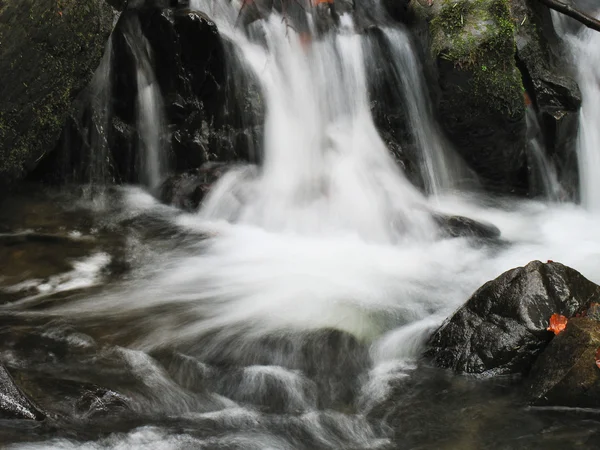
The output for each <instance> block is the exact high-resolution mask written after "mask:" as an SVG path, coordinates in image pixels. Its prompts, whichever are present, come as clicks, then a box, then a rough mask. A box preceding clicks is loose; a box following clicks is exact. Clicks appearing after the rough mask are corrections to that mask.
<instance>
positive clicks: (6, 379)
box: [0, 365, 45, 420]
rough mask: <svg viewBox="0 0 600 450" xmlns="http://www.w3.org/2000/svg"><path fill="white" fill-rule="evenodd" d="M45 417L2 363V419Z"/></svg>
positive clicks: (0, 410) (0, 370)
mask: <svg viewBox="0 0 600 450" xmlns="http://www.w3.org/2000/svg"><path fill="white" fill-rule="evenodd" d="M44 417H45V415H44V413H42V412H41V411H40V410H39V409H38V408H36V407H35V406H34V405H33V404H32V403H31V401H29V399H28V398H27V397H26V396H25V394H23V392H21V390H20V389H19V388H18V387H17V385H16V384H15V382H14V380H13V379H12V377H11V376H10V374H9V373H8V371H7V370H6V369H5V368H4V366H1V365H0V419H28V420H42V419H44Z"/></svg>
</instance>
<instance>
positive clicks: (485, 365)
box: [425, 261, 600, 374]
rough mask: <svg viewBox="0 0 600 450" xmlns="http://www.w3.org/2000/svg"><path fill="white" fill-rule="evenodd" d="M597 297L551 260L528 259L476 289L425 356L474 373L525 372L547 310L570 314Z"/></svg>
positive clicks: (543, 339)
mask: <svg viewBox="0 0 600 450" xmlns="http://www.w3.org/2000/svg"><path fill="white" fill-rule="evenodd" d="M599 298H600V286H598V285H596V284H594V283H592V282H591V281H589V280H587V279H586V278H585V277H583V276H582V275H581V274H580V273H579V272H577V271H575V270H573V269H571V268H569V267H566V266H564V265H562V264H559V263H555V262H548V263H547V264H543V263H541V262H539V261H533V262H530V263H529V264H527V265H526V266H525V267H518V268H516V269H512V270H509V271H507V272H505V273H503V274H502V275H500V276H499V277H498V278H496V279H495V280H492V281H489V282H488V283H486V284H484V285H483V286H482V287H481V288H479V289H478V290H477V291H476V292H475V293H474V294H473V295H472V296H471V298H470V299H469V300H468V301H467V303H466V304H465V305H464V306H463V307H461V308H460V309H459V310H458V311H457V312H456V313H455V314H454V315H453V316H452V317H450V318H449V319H448V320H446V322H444V324H442V326H441V327H440V328H439V329H438V330H437V331H436V332H435V333H434V335H433V336H432V337H431V338H430V340H429V342H428V344H427V350H426V352H425V356H426V357H429V358H431V359H432V361H433V363H434V364H435V365H437V366H440V367H446V368H451V369H453V370H455V371H457V372H466V373H478V374H507V373H526V372H528V371H529V370H530V368H531V365H532V364H533V362H534V361H535V358H536V357H537V356H538V355H539V353H540V352H541V351H542V350H543V349H544V348H545V347H546V345H547V344H548V342H549V341H550V339H551V338H552V333H551V332H549V331H547V327H548V321H549V318H550V316H551V315H552V314H554V313H559V314H562V315H565V316H567V317H571V316H573V315H574V314H575V313H577V312H578V311H581V310H582V309H583V308H584V307H585V306H586V305H589V303H590V302H591V301H593V300H594V299H596V300H598V299H599Z"/></svg>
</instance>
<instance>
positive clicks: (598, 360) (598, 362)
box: [596, 348, 600, 369]
mask: <svg viewBox="0 0 600 450" xmlns="http://www.w3.org/2000/svg"><path fill="white" fill-rule="evenodd" d="M596 366H598V369H600V348H598V350H596Z"/></svg>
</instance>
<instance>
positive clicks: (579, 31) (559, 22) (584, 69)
mask: <svg viewBox="0 0 600 450" xmlns="http://www.w3.org/2000/svg"><path fill="white" fill-rule="evenodd" d="M553 19H554V24H555V28H556V29H557V31H558V33H559V34H561V35H562V36H563V38H564V39H565V40H566V42H567V45H569V46H570V48H571V49H572V51H573V55H574V65H575V67H576V70H577V81H578V83H579V88H580V89H581V95H582V98H583V101H582V105H581V111H580V114H579V136H578V138H577V156H578V160H579V179H580V181H579V185H580V191H581V202H582V204H583V205H584V206H585V207H586V208H587V209H588V210H591V211H600V177H598V173H600V33H598V32H597V31H594V30H591V29H588V28H583V27H576V28H575V30H576V31H575V34H570V33H569V27H568V24H569V21H570V19H567V18H565V17H562V16H561V15H559V14H558V13H554V15H553Z"/></svg>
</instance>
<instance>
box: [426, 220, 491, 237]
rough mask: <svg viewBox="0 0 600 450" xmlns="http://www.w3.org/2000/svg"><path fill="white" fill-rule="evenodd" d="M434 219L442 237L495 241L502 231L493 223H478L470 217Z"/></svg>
mask: <svg viewBox="0 0 600 450" xmlns="http://www.w3.org/2000/svg"><path fill="white" fill-rule="evenodd" d="M433 219H434V220H435V221H436V222H437V224H438V225H439V226H440V228H441V232H442V235H444V236H448V237H477V238H482V239H495V238H499V237H500V230H499V229H498V228H497V227H496V226H494V225H492V224H491V223H485V222H478V221H476V220H473V219H469V218H468V217H462V216H445V215H435V216H434V217H433Z"/></svg>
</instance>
